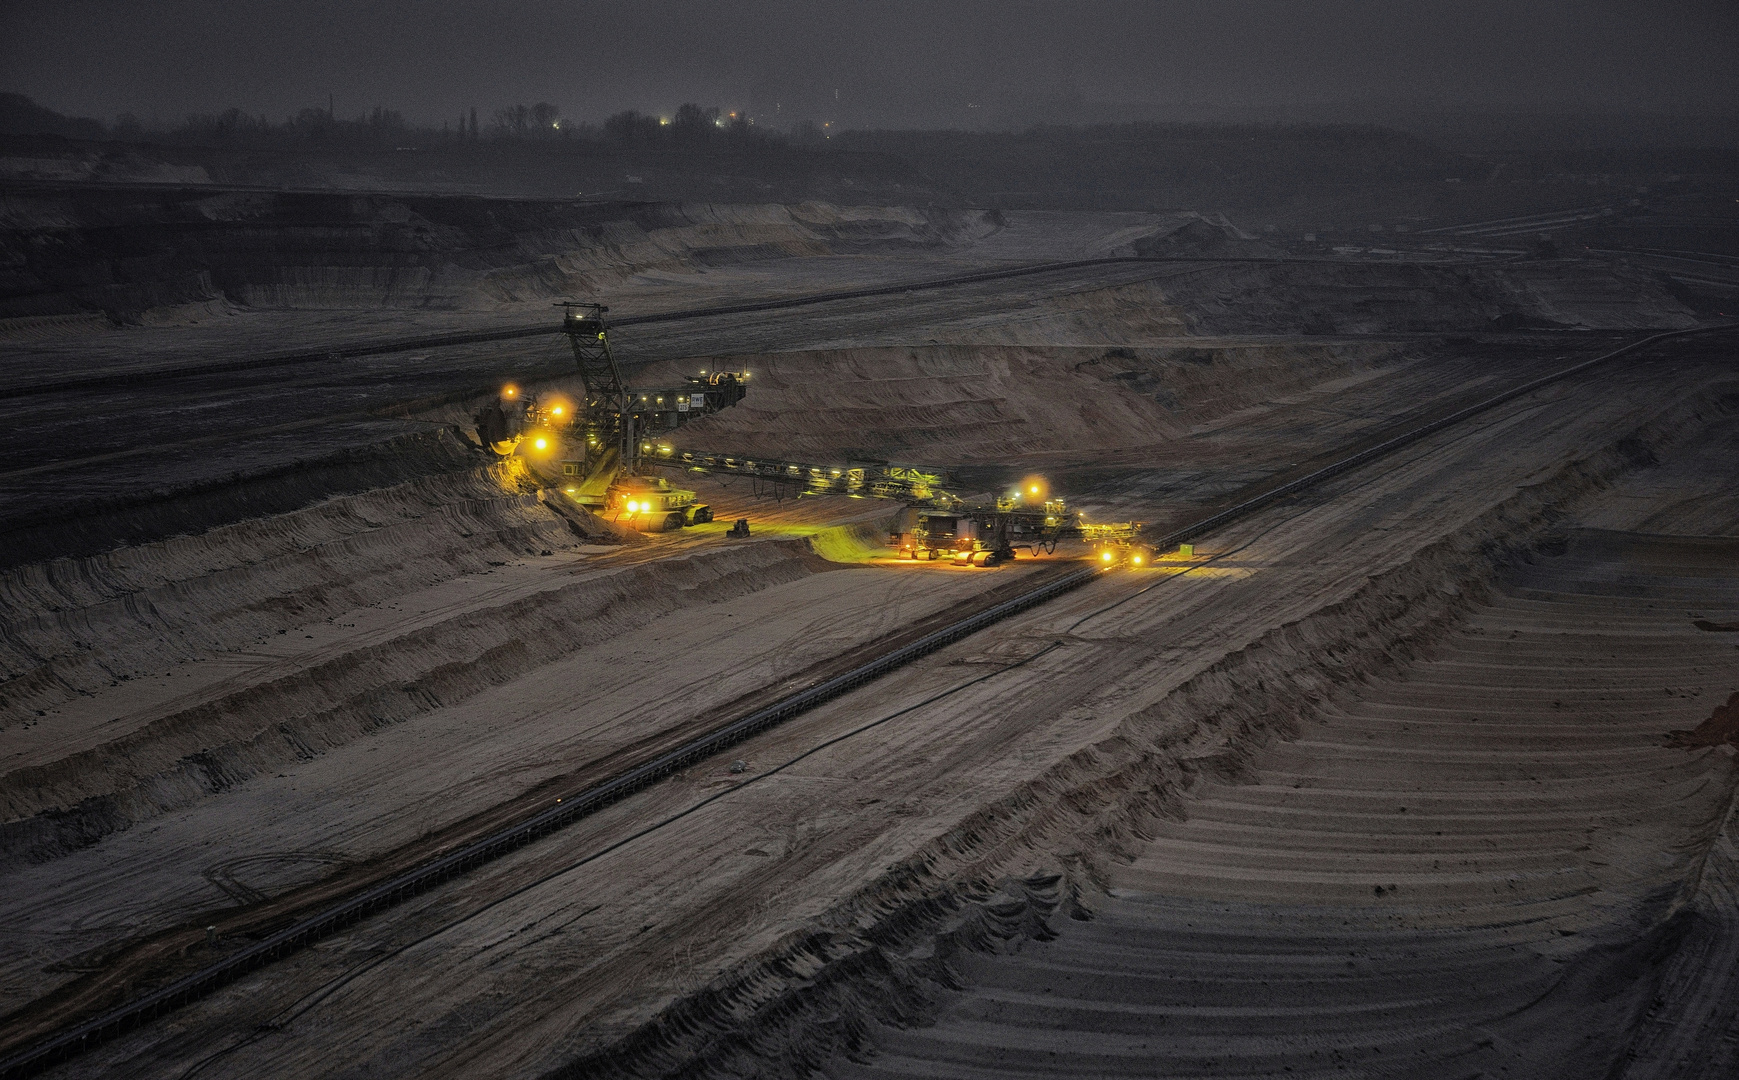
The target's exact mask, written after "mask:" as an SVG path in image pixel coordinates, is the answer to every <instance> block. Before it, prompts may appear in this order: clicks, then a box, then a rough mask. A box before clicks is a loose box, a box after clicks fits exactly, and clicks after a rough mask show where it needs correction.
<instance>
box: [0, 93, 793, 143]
mask: <svg viewBox="0 0 1739 1080" xmlns="http://www.w3.org/2000/svg"><path fill="white" fill-rule="evenodd" d="M0 134H4V135H60V136H64V137H66V138H75V139H116V140H121V141H128V142H157V143H165V144H173V145H187V146H245V147H272V146H282V147H291V146H302V147H312V146H334V147H336V146H353V147H376V148H383V147H399V146H414V147H418V148H433V147H437V146H442V145H457V144H467V143H532V142H556V141H575V142H591V143H595V144H609V145H614V146H619V147H624V148H633V149H644V150H653V149H660V148H664V149H675V150H698V149H703V148H709V147H711V148H719V149H745V148H749V147H751V146H756V145H771V144H778V145H783V144H785V143H788V142H791V143H797V144H807V143H820V142H822V141H823V139H824V136H823V133H822V130H821V129H820V128H819V127H817V126H816V125H814V124H808V125H799V127H798V128H797V129H794V130H793V131H792V132H791V133H789V134H786V133H782V132H774V131H770V130H768V129H767V128H765V127H762V128H757V127H756V126H755V124H754V121H753V120H751V119H750V118H749V117H748V116H747V115H746V114H743V113H739V112H731V113H724V112H721V110H719V109H717V108H714V107H710V106H703V105H697V104H694V103H692V102H691V103H688V104H684V105H682V106H681V107H679V108H678V109H677V110H676V111H675V113H673V114H672V115H670V116H656V115H650V114H643V113H639V112H635V111H633V110H628V111H625V112H619V113H616V114H615V115H613V116H611V117H609V118H608V119H606V120H605V121H604V122H603V123H602V124H590V123H583V122H581V123H574V122H570V121H568V120H565V119H563V117H562V114H561V108H560V107H559V106H557V105H553V104H551V103H549V102H547V101H540V102H537V103H536V104H533V105H524V104H515V105H508V106H505V107H502V108H498V109H495V110H493V111H492V112H491V113H490V114H489V122H488V123H486V124H485V123H479V120H478V112H477V109H476V108H475V107H472V108H469V109H466V110H464V111H462V112H460V113H459V115H458V116H457V117H455V118H454V119H453V120H450V121H444V122H443V123H442V124H441V126H440V127H434V126H432V125H431V126H422V127H419V126H415V125H413V124H411V123H410V122H409V121H407V120H406V119H405V117H404V114H403V113H400V112H399V111H397V110H396V109H387V108H383V107H381V106H375V107H374V108H373V109H372V110H370V111H369V112H367V113H365V114H362V115H359V116H356V117H354V118H342V117H340V116H339V115H338V111H337V109H336V108H334V107H333V106H331V105H330V104H329V105H328V106H327V107H326V108H306V109H302V110H300V111H299V112H297V113H296V114H295V115H294V116H289V117H286V118H285V119H284V120H283V121H282V122H277V123H274V122H273V121H272V120H271V119H269V118H268V117H266V116H264V115H260V114H254V113H248V112H244V111H242V110H241V109H228V110H225V111H224V112H221V113H200V114H195V115H192V116H188V117H186V118H185V119H183V120H180V121H176V122H173V123H160V122H146V121H144V120H141V119H140V118H139V117H137V116H135V115H133V114H131V113H123V114H122V115H121V116H119V117H117V118H116V119H115V122H114V123H113V124H105V123H103V122H102V121H101V120H95V119H91V118H88V117H69V116H62V115H61V114H59V113H56V112H53V111H52V110H49V109H46V108H43V107H42V106H40V105H38V104H36V103H35V102H34V101H31V100H30V99H29V98H27V97H25V96H23V95H22V94H0Z"/></svg>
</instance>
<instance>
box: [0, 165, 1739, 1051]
mask: <svg viewBox="0 0 1739 1080" xmlns="http://www.w3.org/2000/svg"><path fill="white" fill-rule="evenodd" d="M847 182H848V183H849V181H847ZM1733 205H1736V204H1732V203H1721V204H1719V205H1717V202H1716V201H1711V202H1710V203H1709V207H1712V209H1708V208H1705V209H1704V210H1699V211H1698V214H1700V215H1701V216H1700V217H1698V218H1697V221H1698V222H1700V223H1701V224H1698V225H1697V226H1696V227H1697V228H1699V229H1702V230H1704V232H1703V233H1699V234H1698V237H1700V238H1698V237H1692V238H1688V239H1687V238H1686V236H1688V235H1689V234H1684V235H1681V234H1680V233H1673V232H1672V230H1674V229H1679V228H1680V225H1676V224H1674V221H1676V220H1678V219H1671V213H1677V212H1678V211H1671V212H1670V213H1669V211H1668V210H1659V209H1658V208H1651V207H1650V206H1648V205H1639V204H1638V202H1637V201H1636V200H1632V201H1630V202H1626V203H1621V204H1619V205H1618V208H1617V209H1613V208H1610V207H1606V208H1602V207H1596V208H1595V209H1594V210H1593V211H1589V210H1588V209H1587V207H1586V206H1585V205H1584V206H1577V205H1564V204H1562V203H1560V204H1555V205H1525V204H1515V205H1507V206H1504V207H1498V208H1495V209H1492V210H1491V211H1490V212H1489V213H1488V215H1487V216H1486V217H1485V218H1483V219H1479V220H1456V219H1454V218H1452V217H1443V218H1440V219H1437V220H1431V221H1418V222H1415V224H1414V226H1413V227H1412V228H1411V229H1410V230H1409V231H1408V232H1406V233H1404V234H1397V233H1395V232H1394V231H1393V230H1390V231H1389V232H1387V233H1385V234H1383V235H1382V236H1381V237H1380V238H1378V239H1377V240H1373V239H1372V238H1371V236H1370V235H1368V234H1367V235H1364V236H1362V237H1361V236H1358V235H1350V236H1342V237H1334V236H1329V235H1326V234H1325V235H1322V236H1320V237H1319V236H1317V235H1314V234H1313V235H1310V236H1308V237H1306V236H1304V235H1303V234H1302V232H1301V231H1300V232H1297V233H1288V232H1287V231H1285V230H1274V229H1269V230H1267V231H1263V230H1260V229H1254V228H1246V227H1245V225H1244V223H1241V222H1239V221H1237V220H1236V218H1235V215H1234V216H1233V217H1228V216H1227V215H1224V214H1221V213H1218V212H1209V211H1208V210H1206V209H1204V210H1203V211H1202V212H1194V211H1183V210H1178V211H1175V212H1162V211H1152V212H1136V211H1128V212H1122V211H1119V212H1112V211H1091V210H1075V211H1064V210H1054V211H1047V210H1036V209H1035V210H1019V209H1002V210H987V209H947V208H943V207H940V206H937V205H930V204H926V205H923V206H916V207H902V206H843V205H834V204H832V203H824V202H805V203H793V204H772V203H768V204H753V203H733V204H728V205H725V204H717V205H714V204H701V203H680V202H644V203H622V202H610V201H596V200H594V201H582V200H573V199H568V200H561V199H534V198H506V197H501V198H485V197H482V196H474V195H460V194H439V193H436V194H391V193H381V192H376V193H368V192H351V193H338V192H324V193H322V192H302V193H294V192H272V191H267V190H265V189H263V188H257V187H244V186H236V187H233V188H226V187H222V186H220V185H215V184H211V185H182V186H176V185H172V184H157V185H128V184H121V183H117V184H113V185H104V184H96V183H92V184H89V185H85V186H80V185H78V184H72V183H65V184H58V185H57V184H54V183H49V182H47V181H42V182H31V183H25V182H22V181H19V182H13V183H12V184H11V186H9V187H8V188H7V189H6V195H5V202H4V215H5V220H4V222H3V226H4V229H5V234H6V239H5V241H4V245H5V256H6V270H5V275H6V276H5V278H4V280H3V282H0V284H4V287H5V289H6V290H9V291H8V292H7V294H6V299H5V303H6V305H8V306H7V307H6V308H5V309H4V316H5V317H4V318H3V319H0V354H3V357H4V360H3V364H0V413H3V415H4V423H3V424H0V1073H3V1074H4V1075H5V1076H8V1077H12V1076H26V1075H33V1076H34V1075H40V1076H47V1077H55V1078H65V1080H71V1078H80V1080H85V1078H92V1080H94V1078H116V1080H120V1078H127V1080H191V1078H195V1077H197V1078H199V1080H220V1078H227V1077H259V1076H309V1077H312V1076H321V1077H346V1078H350V1077H365V1076H366V1077H418V1078H438V1077H466V1078H473V1077H516V1078H518V1077H524V1078H531V1077H548V1078H580V1077H667V1076H668V1077H714V1076H717V1077H726V1076H730V1077H746V1076H755V1077H767V1078H774V1077H790V1078H798V1077H809V1076H825V1077H837V1078H848V1077H849V1078H866V1080H867V1078H872V1077H873V1078H894V1077H913V1078H916V1077H950V1078H957V1080H977V1078H985V1080H988V1078H992V1077H1056V1076H1080V1077H1086V1076H1092V1077H1158V1076H1164V1077H1186V1076H1187V1077H1223V1078H1232V1077H1254V1076H1281V1075H1285V1076H1299V1077H1308V1076H1319V1077H1328V1076H1335V1077H1341V1076H1364V1077H1442V1078H1446V1080H1447V1078H1465V1077H1474V1076H1484V1077H1499V1076H1507V1077H1514V1078H1529V1077H1565V1078H1572V1077H1590V1076H1602V1077H1612V1078H1626V1080H1640V1078H1657V1077H1658V1078H1666V1077H1674V1078H1708V1080H1715V1078H1720V1077H1732V1076H1734V1075H1739V846H1736V844H1739V825H1736V824H1735V819H1734V799H1735V792H1736V791H1739V769H1736V766H1735V762H1734V758H1735V753H1736V751H1739V366H1736V365H1735V359H1736V357H1739V333H1735V332H1734V327H1735V324H1736V320H1734V319H1733V318H1731V316H1732V315H1734V314H1735V313H1739V309H1736V308H1735V307H1734V305H1736V304H1739V256H1736V255H1732V254H1728V255H1723V254H1721V252H1723V251H1728V250H1729V249H1731V250H1732V251H1735V252H1739V248H1733V247H1732V243H1733V241H1732V238H1733V237H1734V236H1736V235H1739V218H1736V217H1734V211H1733V209H1732V207H1733ZM1452 209H1453V208H1452ZM1669 210H1670V208H1669ZM1444 213H1445V214H1446V215H1447V214H1449V211H1447V210H1446V211H1444ZM1650 214H1655V215H1656V216H1657V218H1659V220H1653V219H1650V218H1649V215H1650ZM1723 214H1724V215H1726V216H1725V217H1720V216H1719V215H1723ZM1680 217H1681V218H1683V217H1684V214H1680ZM1669 219H1671V220H1669ZM1625 229H1630V230H1632V231H1633V232H1634V234H1635V237H1640V238H1641V239H1635V238H1634V237H1633V239H1632V241H1630V242H1628V243H1629V246H1628V247H1626V243H1627V242H1626V241H1625V235H1626V234H1625V233H1624V230H1625ZM1651 230H1652V231H1651ZM1722 230H1726V231H1724V232H1723V231H1722ZM1545 232H1550V233H1552V234H1553V242H1552V243H1543V242H1536V240H1535V239H1534V238H1535V236H1536V235H1537V234H1540V233H1545ZM1681 233H1683V230H1682V229H1681ZM1669 234H1670V235H1669ZM1517 236H1521V237H1523V239H1522V240H1521V241H1519V242H1518V241H1517V240H1516V237H1517ZM1673 236H1679V237H1680V238H1679V239H1678V240H1674V239H1673ZM1662 237H1666V239H1662ZM1710 237H1714V239H1710ZM1722 237H1725V238H1726V239H1721V238H1722ZM1584 241H1586V242H1584ZM1722 244H1726V245H1728V246H1727V247H1722V246H1720V245H1722ZM1711 252H1712V254H1711Z"/></svg>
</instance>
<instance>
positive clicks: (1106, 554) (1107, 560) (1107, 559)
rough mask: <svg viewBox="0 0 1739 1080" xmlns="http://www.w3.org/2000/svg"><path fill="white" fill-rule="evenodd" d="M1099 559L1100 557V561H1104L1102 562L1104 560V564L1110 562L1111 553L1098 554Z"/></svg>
mask: <svg viewBox="0 0 1739 1080" xmlns="http://www.w3.org/2000/svg"><path fill="white" fill-rule="evenodd" d="M1099 557H1100V558H1101V559H1104V560H1105V561H1106V562H1110V561H1111V553H1110V552H1109V551H1107V552H1103V553H1102V554H1100V556H1099Z"/></svg>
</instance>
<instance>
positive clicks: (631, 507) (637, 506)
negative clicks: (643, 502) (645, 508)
mask: <svg viewBox="0 0 1739 1080" xmlns="http://www.w3.org/2000/svg"><path fill="white" fill-rule="evenodd" d="M638 509H640V504H639V503H637V502H635V501H634V500H633V499H629V500H628V512H629V513H630V514H632V513H633V512H634V511H636V510H638Z"/></svg>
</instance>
